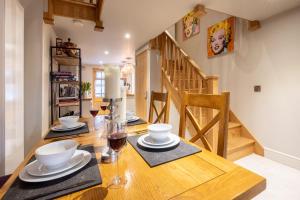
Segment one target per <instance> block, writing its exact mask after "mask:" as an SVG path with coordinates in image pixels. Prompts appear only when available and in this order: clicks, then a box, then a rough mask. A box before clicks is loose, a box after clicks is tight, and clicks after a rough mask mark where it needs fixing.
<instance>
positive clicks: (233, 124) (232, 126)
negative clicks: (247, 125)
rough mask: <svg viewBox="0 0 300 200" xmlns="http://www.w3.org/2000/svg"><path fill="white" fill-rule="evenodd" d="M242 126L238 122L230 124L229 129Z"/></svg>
mask: <svg viewBox="0 0 300 200" xmlns="http://www.w3.org/2000/svg"><path fill="white" fill-rule="evenodd" d="M240 126H242V125H241V124H240V123H237V122H229V123H228V128H229V129H230V128H237V127H240Z"/></svg>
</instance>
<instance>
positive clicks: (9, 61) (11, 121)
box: [4, 0, 24, 174]
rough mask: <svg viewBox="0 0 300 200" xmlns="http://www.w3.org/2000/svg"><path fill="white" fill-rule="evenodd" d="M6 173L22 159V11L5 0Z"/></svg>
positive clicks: (17, 2)
mask: <svg viewBox="0 0 300 200" xmlns="http://www.w3.org/2000/svg"><path fill="white" fill-rule="evenodd" d="M4 70H5V86H4V88H5V174H8V173H11V172H12V171H13V170H14V169H15V168H16V167H17V166H18V165H19V164H20V162H21V161H22V160H23V159H24V9H23V7H22V6H21V4H20V3H19V1H18V0H5V69H4Z"/></svg>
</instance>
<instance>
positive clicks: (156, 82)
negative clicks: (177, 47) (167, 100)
mask: <svg viewBox="0 0 300 200" xmlns="http://www.w3.org/2000/svg"><path fill="white" fill-rule="evenodd" d="M152 90H153V91H156V92H160V91H161V68H160V64H159V51H157V50H150V92H151V91H152ZM150 94H151V93H150Z"/></svg>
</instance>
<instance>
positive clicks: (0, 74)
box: [0, 0, 5, 176]
mask: <svg viewBox="0 0 300 200" xmlns="http://www.w3.org/2000/svg"><path fill="white" fill-rule="evenodd" d="M4 27H5V1H4V0H1V1H0V66H1V67H0V176H3V175H4V171H5V169H4V167H5V68H4V67H3V66H5V59H4V58H5V45H4V44H5V36H4V35H5V28H4Z"/></svg>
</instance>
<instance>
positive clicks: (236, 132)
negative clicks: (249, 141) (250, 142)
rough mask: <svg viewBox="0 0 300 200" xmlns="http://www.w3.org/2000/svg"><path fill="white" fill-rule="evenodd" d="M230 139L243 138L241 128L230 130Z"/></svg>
mask: <svg viewBox="0 0 300 200" xmlns="http://www.w3.org/2000/svg"><path fill="white" fill-rule="evenodd" d="M228 136H229V137H240V136H241V127H235V128H230V129H228Z"/></svg>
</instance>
